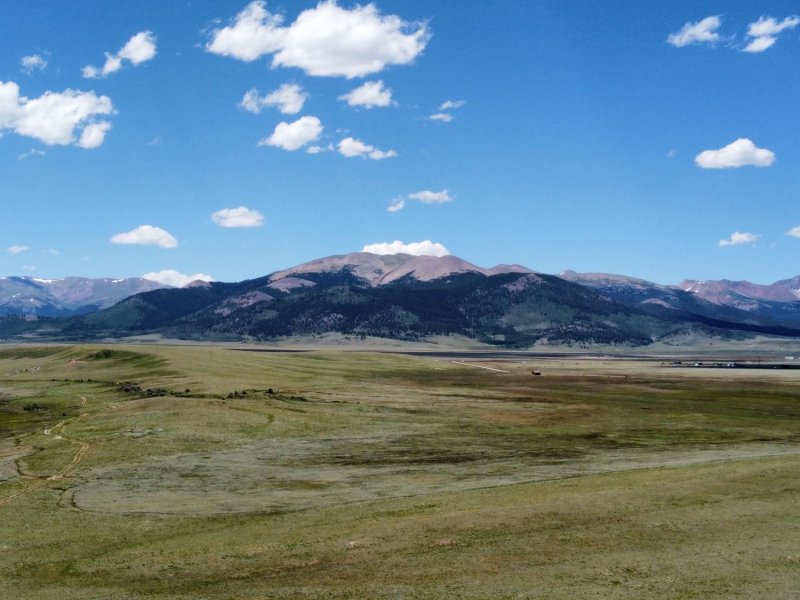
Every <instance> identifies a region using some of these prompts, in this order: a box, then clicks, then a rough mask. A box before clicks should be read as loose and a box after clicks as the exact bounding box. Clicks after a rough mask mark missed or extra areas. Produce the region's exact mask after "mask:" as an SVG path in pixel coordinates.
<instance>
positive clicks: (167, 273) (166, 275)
mask: <svg viewBox="0 0 800 600" xmlns="http://www.w3.org/2000/svg"><path fill="white" fill-rule="evenodd" d="M142 279H149V280H150V281H155V282H157V283H163V284H164V285H171V286H172V287H183V286H185V285H187V284H189V283H192V282H193V281H214V278H213V277H211V275H206V274H205V273H195V274H194V275H184V274H183V273H181V272H179V271H176V270H175V269H164V270H163V271H158V272H157V273H145V274H144V275H142Z"/></svg>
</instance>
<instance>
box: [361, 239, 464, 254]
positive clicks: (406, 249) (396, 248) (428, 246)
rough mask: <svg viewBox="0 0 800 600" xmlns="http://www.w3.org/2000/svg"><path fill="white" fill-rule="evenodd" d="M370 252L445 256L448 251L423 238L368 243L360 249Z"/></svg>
mask: <svg viewBox="0 0 800 600" xmlns="http://www.w3.org/2000/svg"><path fill="white" fill-rule="evenodd" d="M361 251H362V252H371V253H372V254H401V253H402V254H411V255H413V256H447V255H448V254H450V251H449V250H448V249H447V248H445V247H444V246H442V245H441V244H439V243H436V242H432V241H430V240H425V241H424V242H412V243H410V244H404V243H403V242H401V241H399V240H395V241H394V242H391V243H386V242H383V243H379V244H369V245H367V246H364V247H363V248H362V249H361Z"/></svg>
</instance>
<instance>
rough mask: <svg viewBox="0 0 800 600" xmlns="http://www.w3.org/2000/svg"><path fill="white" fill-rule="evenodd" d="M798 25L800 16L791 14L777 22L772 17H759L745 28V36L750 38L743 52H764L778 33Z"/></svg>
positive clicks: (776, 37) (773, 41)
mask: <svg viewBox="0 0 800 600" xmlns="http://www.w3.org/2000/svg"><path fill="white" fill-rule="evenodd" d="M798 25H800V17H797V16H795V15H792V16H791V17H786V18H785V19H784V20H783V21H781V22H778V21H777V20H776V19H775V18H773V17H764V16H762V17H760V18H759V19H758V21H756V22H754V23H750V25H749V26H748V28H747V37H748V38H752V39H751V40H750V43H749V44H747V46H745V48H744V51H745V52H752V53H757V52H764V50H766V49H767V48H771V47H772V45H773V44H774V43H775V41H776V40H777V39H778V35H779V34H780V33H781V32H782V31H784V30H786V29H794V28H795V27H797V26H798Z"/></svg>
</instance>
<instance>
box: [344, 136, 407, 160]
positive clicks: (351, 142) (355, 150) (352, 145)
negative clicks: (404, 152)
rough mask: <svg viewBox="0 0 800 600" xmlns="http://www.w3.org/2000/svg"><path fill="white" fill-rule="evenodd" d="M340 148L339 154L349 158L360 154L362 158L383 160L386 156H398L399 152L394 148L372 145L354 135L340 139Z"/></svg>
mask: <svg viewBox="0 0 800 600" xmlns="http://www.w3.org/2000/svg"><path fill="white" fill-rule="evenodd" d="M338 148H339V154H341V155H342V156H346V157H347V158H353V157H355V156H360V157H362V158H369V159H370V160H383V159H384V158H392V157H395V156H397V152H395V151H394V150H387V151H383V150H378V149H377V148H376V147H375V146H370V145H369V144H365V143H364V142H362V141H361V140H357V139H355V138H352V137H346V138H344V139H343V140H342V141H340V142H339V145H338Z"/></svg>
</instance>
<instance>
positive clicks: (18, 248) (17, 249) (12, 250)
mask: <svg viewBox="0 0 800 600" xmlns="http://www.w3.org/2000/svg"><path fill="white" fill-rule="evenodd" d="M27 250H28V247H27V246H22V245H19V244H15V245H14V246H9V247H8V248H6V252H8V253H9V254H22V253H23V252H25V251H27Z"/></svg>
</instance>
